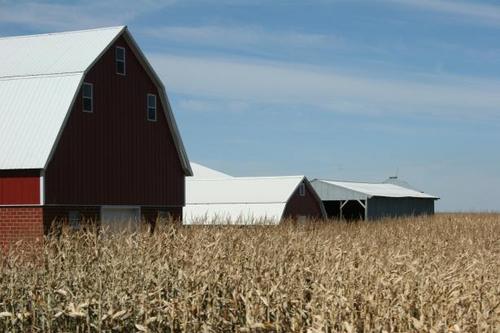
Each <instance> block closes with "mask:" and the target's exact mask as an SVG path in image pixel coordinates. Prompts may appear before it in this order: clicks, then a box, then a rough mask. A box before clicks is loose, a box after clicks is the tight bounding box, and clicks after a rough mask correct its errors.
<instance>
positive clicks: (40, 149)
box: [0, 26, 192, 175]
mask: <svg viewBox="0 0 500 333" xmlns="http://www.w3.org/2000/svg"><path fill="white" fill-rule="evenodd" d="M121 36H123V37H124V38H125V39H126V41H127V42H128V43H129V45H130V47H131V49H132V50H133V52H134V53H135V55H136V56H137V58H138V60H139V61H140V62H141V64H142V65H143V66H144V68H145V70H146V72H147V73H148V74H149V75H150V77H151V79H152V80H153V82H155V84H156V85H157V88H158V91H159V94H160V96H159V97H160V99H161V101H162V104H163V105H164V106H165V110H164V112H165V116H166V118H167V122H168V126H169V128H170V131H171V133H172V136H173V139H174V143H175V145H176V148H177V152H178V154H179V159H180V161H181V163H182V166H183V169H184V172H185V174H186V175H191V174H192V171H191V167H190V164H189V160H188V158H187V154H186V152H185V149H184V145H183V143H182V139H181V137H180V134H179V131H178V128H177V124H176V122H175V119H174V116H173V114H172V109H171V107H170V103H169V101H168V98H167V95H166V92H165V87H164V85H163V83H162V82H161V80H160V79H159V77H158V75H157V74H156V73H155V71H154V70H153V68H152V67H151V65H150V64H149V62H148V61H147V59H146V57H145V56H144V54H143V53H142V51H141V50H140V49H139V47H138V46H137V43H136V42H135V41H134V39H133V37H132V36H131V34H130V33H129V31H128V29H127V27H126V26H120V27H110V28H101V29H92V30H82V31H70V32H62V33H50V34H41V35H30V36H16V37H4V38H0V50H1V52H0V170H2V169H45V168H46V167H47V165H48V163H49V161H50V159H51V156H52V153H53V151H54V150H55V148H56V146H57V143H58V139H59V136H60V135H61V133H62V131H63V129H64V126H65V123H66V120H67V118H68V116H69V112H70V111H71V109H72V106H73V103H74V100H75V98H76V94H77V93H78V91H79V89H80V86H81V84H82V81H83V79H84V77H85V75H86V73H87V72H88V71H89V70H90V69H91V68H92V66H93V65H94V64H95V63H96V62H97V61H98V60H99V59H100V57H101V56H102V55H103V54H104V53H105V52H106V51H107V50H108V49H109V48H110V47H111V45H112V44H113V43H114V41H115V40H116V39H118V38H119V37H121Z"/></svg>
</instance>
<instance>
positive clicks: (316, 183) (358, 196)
mask: <svg viewBox="0 0 500 333" xmlns="http://www.w3.org/2000/svg"><path fill="white" fill-rule="evenodd" d="M311 185H312V187H313V188H314V190H315V191H316V193H318V195H319V197H320V198H321V200H323V201H336V200H366V197H367V195H366V194H364V193H360V192H356V191H353V190H351V189H348V188H344V187H341V186H337V185H333V184H331V183H329V182H327V181H322V180H319V179H315V180H312V181H311Z"/></svg>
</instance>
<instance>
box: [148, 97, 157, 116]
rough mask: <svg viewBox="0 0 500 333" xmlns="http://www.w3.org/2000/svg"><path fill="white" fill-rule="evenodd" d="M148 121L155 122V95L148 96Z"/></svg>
mask: <svg viewBox="0 0 500 333" xmlns="http://www.w3.org/2000/svg"><path fill="white" fill-rule="evenodd" d="M148 120H149V121H156V95H153V94H148Z"/></svg>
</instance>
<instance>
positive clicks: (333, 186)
mask: <svg viewBox="0 0 500 333" xmlns="http://www.w3.org/2000/svg"><path fill="white" fill-rule="evenodd" d="M311 184H312V186H313V187H314V189H315V190H316V192H317V193H318V195H319V196H320V198H321V200H365V199H369V198H371V197H388V198H424V199H438V198H437V197H435V196H432V195H430V194H427V193H424V192H418V191H415V190H412V189H408V188H404V187H401V186H398V185H394V184H386V183H357V182H341V181H332V180H320V179H315V180H313V181H311Z"/></svg>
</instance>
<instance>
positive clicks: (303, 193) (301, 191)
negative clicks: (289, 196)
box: [299, 183, 306, 197]
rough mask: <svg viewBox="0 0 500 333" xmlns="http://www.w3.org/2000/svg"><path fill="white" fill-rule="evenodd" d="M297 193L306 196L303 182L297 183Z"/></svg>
mask: <svg viewBox="0 0 500 333" xmlns="http://www.w3.org/2000/svg"><path fill="white" fill-rule="evenodd" d="M299 195H300V196H301V197H305V196H306V185H305V184H304V183H301V184H300V185H299Z"/></svg>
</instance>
